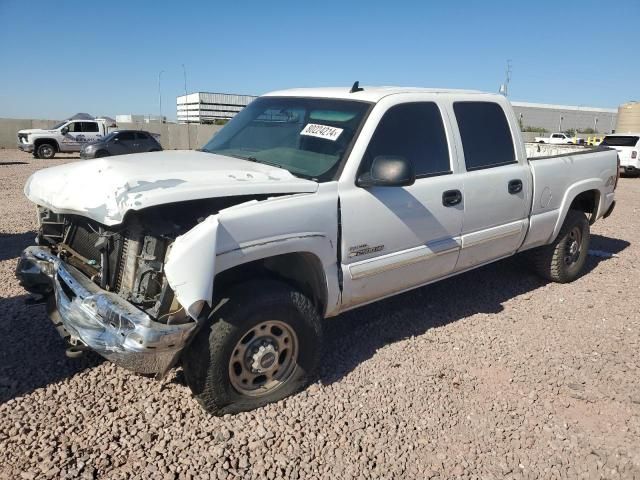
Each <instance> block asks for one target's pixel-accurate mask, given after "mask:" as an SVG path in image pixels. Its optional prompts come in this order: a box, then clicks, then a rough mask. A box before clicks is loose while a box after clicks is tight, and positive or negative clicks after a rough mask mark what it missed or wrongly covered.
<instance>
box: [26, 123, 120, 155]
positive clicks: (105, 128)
mask: <svg viewBox="0 0 640 480" xmlns="http://www.w3.org/2000/svg"><path fill="white" fill-rule="evenodd" d="M112 123H113V122H111V121H109V120H107V119H104V118H96V119H95V120H84V119H70V120H64V121H62V122H60V123H58V124H57V125H55V126H53V127H52V128H51V129H49V130H44V129H40V128H30V129H26V130H20V131H19V132H18V148H19V149H20V150H22V151H23V152H30V153H33V156H34V157H35V158H43V159H50V158H53V157H55V155H56V153H57V152H61V153H73V152H79V151H80V150H81V149H82V146H83V145H85V144H87V143H91V142H95V141H96V140H98V139H100V138H102V137H103V136H105V135H106V134H107V133H109V127H111V126H115V125H112Z"/></svg>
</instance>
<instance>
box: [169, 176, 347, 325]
mask: <svg viewBox="0 0 640 480" xmlns="http://www.w3.org/2000/svg"><path fill="white" fill-rule="evenodd" d="M337 213H338V209H337V185H336V184H335V183H328V184H321V186H320V188H319V189H318V192H316V193H313V194H303V195H291V196H286V197H277V198H272V199H268V200H263V201H251V202H247V203H245V204H241V205H237V206H234V207H230V208H227V209H224V210H221V211H220V212H219V213H218V214H216V215H212V216H210V217H208V218H207V219H206V220H205V221H203V222H201V223H200V224H198V225H196V226H195V227H194V228H193V229H191V230H190V231H188V232H187V233H185V234H184V235H182V236H180V237H178V238H177V239H176V241H175V242H174V243H173V245H172V248H171V250H170V251H169V253H168V254H167V259H166V262H165V274H166V277H167V281H168V282H169V285H170V286H171V288H173V290H174V292H175V295H176V298H177V300H178V302H180V304H181V305H182V306H183V307H184V308H185V309H186V311H187V312H188V313H189V315H190V316H191V317H192V318H194V319H195V318H196V317H197V316H198V313H199V311H200V309H201V306H202V302H206V303H209V304H210V305H211V302H212V301H213V292H214V288H215V287H214V278H215V276H216V275H217V274H219V273H221V272H223V271H225V270H228V269H230V268H233V267H236V266H238V265H242V264H244V263H248V262H253V261H256V260H262V259H265V258H269V257H275V256H278V255H284V254H288V253H310V254H312V255H314V256H315V257H316V258H317V259H318V260H319V261H320V264H321V265H322V268H323V269H324V274H325V279H326V284H327V299H326V300H327V315H330V314H331V313H333V312H334V311H336V309H337V308H338V307H339V301H340V290H339V282H338V278H339V277H338V265H337V261H338V260H337V245H338V239H337V235H338V216H337Z"/></svg>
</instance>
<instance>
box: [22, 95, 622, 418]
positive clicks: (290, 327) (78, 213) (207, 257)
mask: <svg viewBox="0 0 640 480" xmlns="http://www.w3.org/2000/svg"><path fill="white" fill-rule="evenodd" d="M134 156H135V157H136V158H134ZM134 156H131V155H130V156H129V158H128V159H122V158H118V157H113V158H104V159H97V160H90V161H86V162H81V163H73V164H66V165H61V166H57V167H52V168H47V169H43V170H40V171H38V172H36V173H34V174H33V175H32V176H31V178H30V179H29V180H28V182H27V184H26V186H25V194H26V195H27V197H28V198H29V199H30V200H31V201H33V202H34V203H35V204H36V205H37V206H38V211H39V220H40V228H39V232H38V237H37V238H38V241H37V243H38V245H37V246H32V247H28V248H27V249H26V250H25V251H24V252H23V254H22V256H21V259H20V262H19V265H18V267H17V276H18V278H19V279H20V281H21V284H22V285H23V286H24V287H25V288H26V289H27V290H28V291H30V292H32V293H33V294H35V297H34V301H38V300H40V301H42V302H45V301H46V303H47V305H48V311H49V314H50V317H51V318H52V320H53V321H54V323H55V324H56V325H57V326H58V328H59V330H60V332H61V333H62V334H63V335H64V336H65V337H67V339H68V340H69V342H70V343H71V345H72V346H71V347H69V348H70V349H69V350H68V352H69V353H70V354H75V353H77V352H78V351H81V350H84V349H92V350H95V351H97V352H98V353H100V354H101V355H103V356H104V357H106V358H107V359H110V360H112V361H113V362H115V363H116V364H118V365H121V366H123V367H126V368H129V369H132V370H134V371H138V372H144V373H154V374H157V375H158V376H162V375H164V374H165V373H166V372H167V371H168V370H169V369H170V368H171V367H172V366H174V365H176V364H178V363H180V364H181V365H182V367H183V369H184V373H185V378H186V380H187V382H188V384H189V386H190V387H191V390H192V391H193V393H194V394H195V396H196V397H197V398H198V399H199V401H200V402H201V403H202V405H203V406H204V407H205V408H206V409H207V410H208V411H209V412H212V413H215V414H224V413H232V412H238V411H242V410H248V409H252V408H255V407H258V406H261V405H265V404H266V403H269V402H272V401H276V400H279V399H282V398H284V397H286V396H287V395H290V394H292V393H294V392H296V391H297V390H299V389H301V388H303V387H304V386H305V385H306V384H307V382H308V381H309V379H311V378H313V377H312V375H313V372H314V368H315V367H316V365H317V363H318V359H319V356H320V353H321V347H322V338H323V318H326V317H333V316H335V315H338V314H339V313H341V312H344V311H346V310H350V309H353V308H356V307H359V306H361V305H365V304H368V303H371V302H375V301H377V300H380V299H382V298H385V297H388V296H391V295H394V294H397V293H399V292H403V291H406V290H409V289H412V288H416V287H419V286H421V285H425V284H428V283H431V282H435V281H437V280H440V279H443V278H446V277H450V276H452V275H456V274H458V273H460V272H464V271H466V270H470V269H473V268H476V267H479V266H481V265H485V264H487V263H489V262H493V261H496V260H499V259H501V258H505V257H508V256H510V255H514V254H516V253H518V252H524V251H526V256H527V257H529V259H530V261H531V263H532V265H533V266H534V267H535V269H536V270H537V271H538V272H539V273H540V274H541V275H543V276H544V277H545V278H547V279H549V280H551V281H556V282H569V281H572V280H574V279H575V278H577V277H578V276H579V275H580V273H581V271H582V269H583V266H584V263H585V259H586V255H587V250H588V247H589V225H590V224H592V223H593V222H595V221H596V220H598V219H599V218H601V217H603V216H604V217H606V216H607V215H609V214H610V213H611V211H612V209H613V207H614V204H615V202H614V190H615V188H616V183H617V179H618V166H617V159H616V152H615V151H613V150H609V149H602V150H594V151H592V152H590V153H576V154H568V155H561V156H557V157H547V158H537V159H535V160H531V161H530V160H528V159H527V158H526V155H525V147H524V144H523V143H522V141H521V138H520V131H519V128H518V121H517V118H516V117H515V115H514V113H513V111H512V109H511V106H510V104H509V103H508V101H507V100H506V99H505V98H504V97H503V96H501V95H495V94H488V93H481V92H475V91H455V90H431V89H417V88H416V89H412V88H387V87H385V88H373V87H372V88H368V87H367V88H364V89H361V88H359V87H357V86H354V87H352V88H351V89H349V88H318V89H296V90H286V91H280V92H275V93H271V94H268V95H265V96H263V97H260V98H258V99H257V100H255V101H254V102H252V103H251V104H250V105H249V106H248V107H246V108H245V109H244V110H243V111H242V112H240V113H239V114H238V115H237V116H236V117H234V119H233V120H231V121H230V122H229V123H228V124H227V125H226V126H225V127H224V128H223V129H222V130H221V131H220V132H219V133H218V134H217V135H216V136H215V137H213V139H212V140H211V141H210V142H209V143H208V144H206V145H205V146H204V147H203V148H202V149H201V150H200V151H165V152H158V153H151V154H144V155H139V156H137V155H134ZM478 288H482V286H481V285H479V286H478ZM354 341H357V339H354Z"/></svg>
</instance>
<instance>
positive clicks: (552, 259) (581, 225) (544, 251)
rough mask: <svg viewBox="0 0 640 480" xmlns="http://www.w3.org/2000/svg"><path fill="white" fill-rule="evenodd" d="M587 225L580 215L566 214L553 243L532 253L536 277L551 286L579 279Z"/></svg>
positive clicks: (586, 236) (585, 252)
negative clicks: (545, 280)
mask: <svg viewBox="0 0 640 480" xmlns="http://www.w3.org/2000/svg"><path fill="white" fill-rule="evenodd" d="M590 239H591V236H590V231H589V222H588V221H587V217H586V216H585V214H584V213H583V212H580V211H578V210H569V212H568V213H567V218H566V219H565V221H564V224H563V225H562V228H561V229H560V233H559V234H558V236H557V237H556V239H555V240H554V241H553V242H552V243H551V244H550V245H545V246H544V247H539V248H536V249H533V250H531V252H529V255H530V256H531V257H532V261H533V266H534V268H535V270H536V271H537V273H538V274H539V275H540V276H542V277H543V278H546V279H547V280H551V281H552V282H558V283H568V282H572V281H574V280H575V279H576V278H578V277H579V276H580V274H581V273H582V270H583V268H584V264H585V262H586V261H587V253H588V250H589V243H590Z"/></svg>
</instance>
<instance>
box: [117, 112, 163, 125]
mask: <svg viewBox="0 0 640 480" xmlns="http://www.w3.org/2000/svg"><path fill="white" fill-rule="evenodd" d="M160 122H161V121H160V115H134V114H130V113H128V114H125V115H116V123H160ZM166 122H167V117H165V116H164V115H163V116H162V123H166Z"/></svg>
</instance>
